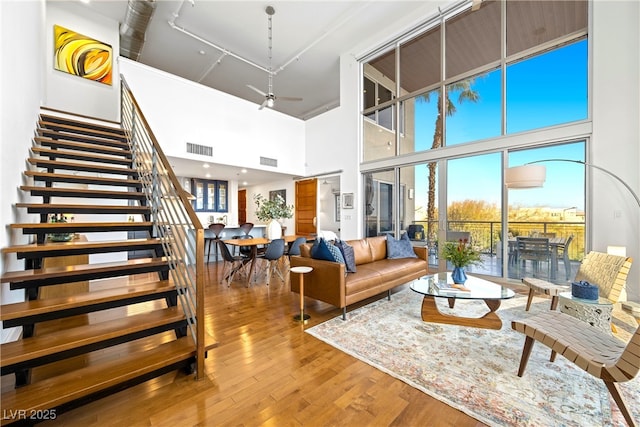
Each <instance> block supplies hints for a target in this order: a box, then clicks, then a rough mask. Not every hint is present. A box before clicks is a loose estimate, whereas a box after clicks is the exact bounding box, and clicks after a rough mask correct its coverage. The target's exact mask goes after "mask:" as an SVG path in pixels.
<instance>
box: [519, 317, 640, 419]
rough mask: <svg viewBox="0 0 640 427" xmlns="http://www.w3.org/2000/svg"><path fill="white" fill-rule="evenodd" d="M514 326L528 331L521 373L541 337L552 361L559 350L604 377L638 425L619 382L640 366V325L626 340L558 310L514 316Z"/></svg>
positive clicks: (612, 394) (616, 398) (591, 371)
mask: <svg viewBox="0 0 640 427" xmlns="http://www.w3.org/2000/svg"><path fill="white" fill-rule="evenodd" d="M511 328H512V329H514V330H516V331H518V332H522V333H523V334H525V335H526V337H525V341H524V347H523V349H522V357H521V359H520V367H519V368H518V376H519V377H522V375H523V374H524V370H525V369H526V367H527V362H528V360H529V355H530V354H531V350H532V348H533V344H534V342H535V341H539V342H541V343H542V344H544V345H546V346H547V347H549V348H550V349H551V358H550V361H551V362H553V361H555V357H556V354H560V355H562V356H564V357H565V358H566V359H567V360H569V361H570V362H573V363H574V364H575V365H576V366H578V367H580V368H581V369H583V370H585V371H586V372H588V373H589V374H591V375H593V376H594V377H596V378H599V379H601V380H602V381H604V384H605V385H606V386H607V389H608V390H609V393H611V396H612V397H613V400H614V401H615V402H616V404H617V405H618V408H619V409H620V412H621V413H622V415H623V416H624V418H625V420H626V421H627V424H629V426H635V425H636V422H635V420H634V417H633V415H632V414H631V412H630V411H629V409H628V408H627V406H626V404H625V401H624V399H623V397H622V395H621V394H620V389H619V387H618V383H620V382H625V381H629V380H631V379H633V378H635V376H636V375H637V374H638V370H639V369H640V327H638V328H637V329H636V331H635V333H634V335H633V336H632V337H631V340H630V341H629V342H628V343H626V344H625V343H624V342H622V341H620V340H618V339H617V338H615V337H614V336H612V335H610V334H608V333H606V332H604V331H602V330H600V329H598V328H594V327H592V326H589V325H588V324H587V323H585V322H584V321H582V320H579V319H577V318H575V317H572V316H570V315H568V314H565V313H561V312H558V311H548V312H545V313H542V314H539V315H537V316H533V317H529V318H526V319H522V320H514V321H513V322H512V323H511ZM636 415H638V414H636Z"/></svg>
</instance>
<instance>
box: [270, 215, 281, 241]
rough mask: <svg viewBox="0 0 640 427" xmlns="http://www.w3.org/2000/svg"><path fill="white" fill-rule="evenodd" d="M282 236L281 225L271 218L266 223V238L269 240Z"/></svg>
mask: <svg viewBox="0 0 640 427" xmlns="http://www.w3.org/2000/svg"><path fill="white" fill-rule="evenodd" d="M281 237H282V226H281V225H280V223H279V222H278V221H277V220H275V219H272V220H271V221H270V222H269V224H267V238H268V239H270V240H273V239H279V238H281Z"/></svg>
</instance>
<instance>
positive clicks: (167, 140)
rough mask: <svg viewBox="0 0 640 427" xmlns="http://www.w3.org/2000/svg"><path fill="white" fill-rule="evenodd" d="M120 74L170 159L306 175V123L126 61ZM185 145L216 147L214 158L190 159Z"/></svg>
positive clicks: (124, 60) (191, 155) (121, 60)
mask: <svg viewBox="0 0 640 427" xmlns="http://www.w3.org/2000/svg"><path fill="white" fill-rule="evenodd" d="M120 69H121V71H122V74H123V75H124V77H125V80H126V81H127V83H128V85H129V86H130V87H131V90H132V92H133V95H134V96H135V98H136V100H137V101H138V103H139V104H140V107H141V108H142V111H143V113H144V115H145V117H146V119H147V121H148V122H149V125H150V126H151V129H153V132H154V134H155V136H156V138H157V139H158V141H159V142H160V145H161V146H162V149H163V151H164V152H165V154H166V155H167V156H174V157H181V158H187V159H195V160H203V161H209V162H213V163H222V164H225V165H231V166H238V167H246V168H252V169H259V170H269V171H272V172H280V173H287V174H292V175H304V158H305V157H304V156H305V150H304V146H305V143H304V139H305V134H304V128H305V124H304V122H303V121H302V120H299V119H296V118H293V117H291V116H287V115H284V114H282V113H279V112H277V111H273V110H271V109H268V108H265V109H263V110H258V105H257V104H254V103H252V102H249V101H246V100H243V99H240V98H236V97H234V96H231V95H229V94H226V93H224V92H220V91H218V90H215V89H211V88H208V87H206V86H203V85H200V84H198V83H194V82H191V81H188V80H185V79H183V78H181V77H177V76H174V75H172V74H169V73H165V72H162V71H159V70H156V69H154V68H151V67H148V66H145V65H143V64H139V63H136V62H133V61H130V60H127V59H125V58H121V59H120ZM187 142H191V143H195V144H202V145H206V146H211V147H213V158H211V157H207V156H200V155H195V154H190V153H187V152H186V143H187ZM261 156H262V157H268V158H272V159H277V160H278V166H277V167H276V168H274V167H271V166H263V165H260V157H261Z"/></svg>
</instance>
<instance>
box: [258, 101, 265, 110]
mask: <svg viewBox="0 0 640 427" xmlns="http://www.w3.org/2000/svg"><path fill="white" fill-rule="evenodd" d="M266 105H267V100H266V99H265V100H264V102H263V103H262V104H260V106H259V107H258V110H262V109H263V108H264V107H265V106H266Z"/></svg>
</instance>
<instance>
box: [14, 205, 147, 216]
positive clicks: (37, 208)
mask: <svg viewBox="0 0 640 427" xmlns="http://www.w3.org/2000/svg"><path fill="white" fill-rule="evenodd" d="M16 207H17V208H26V209H27V211H28V212H29V213H67V212H68V213H80V212H87V213H96V214H99V213H106V214H109V213H129V214H132V215H144V214H147V213H149V212H151V208H150V207H148V206H127V205H72V204H58V203H46V204H42V203H16Z"/></svg>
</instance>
